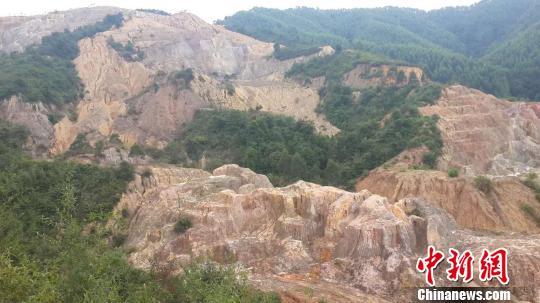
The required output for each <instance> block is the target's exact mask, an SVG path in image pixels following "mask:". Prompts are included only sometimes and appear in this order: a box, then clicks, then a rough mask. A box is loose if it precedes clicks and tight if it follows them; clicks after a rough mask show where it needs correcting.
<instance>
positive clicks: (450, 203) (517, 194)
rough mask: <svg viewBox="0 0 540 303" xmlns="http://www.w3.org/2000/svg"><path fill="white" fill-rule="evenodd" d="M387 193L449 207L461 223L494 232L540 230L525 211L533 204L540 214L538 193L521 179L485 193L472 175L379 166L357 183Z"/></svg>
mask: <svg viewBox="0 0 540 303" xmlns="http://www.w3.org/2000/svg"><path fill="white" fill-rule="evenodd" d="M364 189H368V190H369V191H371V192H373V193H375V194H379V195H382V196H386V197H388V198H389V199H390V201H394V202H397V201H398V200H400V199H404V198H410V197H419V198H422V199H424V200H426V201H429V203H431V204H432V205H433V206H436V207H440V208H443V209H445V210H446V211H447V212H448V213H450V214H451V215H452V216H453V217H454V218H455V219H456V221H457V222H458V223H459V225H460V226H463V227H466V228H470V229H476V230H491V231H503V230H510V231H520V232H528V233H538V232H540V226H538V223H536V222H535V221H534V219H533V218H531V217H530V216H529V215H527V213H525V212H524V211H523V210H522V207H523V205H530V206H531V207H533V209H534V210H535V211H537V212H539V213H540V204H539V203H538V202H537V201H536V198H535V194H534V192H533V191H532V190H531V189H529V188H528V187H526V186H525V185H523V184H522V183H521V182H520V180H519V179H518V178H515V177H502V178H495V179H494V180H493V181H492V190H491V191H490V192H487V193H485V192H482V191H481V190H479V189H478V188H477V187H476V186H475V183H474V179H473V178H470V177H459V178H449V177H448V176H447V174H446V173H443V172H438V171H423V170H406V171H396V170H392V169H383V168H379V169H376V170H374V171H372V172H370V174H369V175H368V176H367V177H366V178H364V179H362V180H360V181H359V182H358V183H357V184H356V190H358V191H360V190H364Z"/></svg>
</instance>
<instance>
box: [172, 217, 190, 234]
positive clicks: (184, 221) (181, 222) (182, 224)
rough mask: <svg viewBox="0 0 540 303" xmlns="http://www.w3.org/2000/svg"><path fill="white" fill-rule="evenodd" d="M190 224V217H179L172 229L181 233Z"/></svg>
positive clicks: (188, 227)
mask: <svg viewBox="0 0 540 303" xmlns="http://www.w3.org/2000/svg"><path fill="white" fill-rule="evenodd" d="M191 226H192V223H191V219H190V218H188V217H185V216H182V217H180V219H178V221H177V222H176V224H175V225H174V231H175V232H177V233H179V234H183V233H185V232H186V231H187V230H188V229H190V228H191Z"/></svg>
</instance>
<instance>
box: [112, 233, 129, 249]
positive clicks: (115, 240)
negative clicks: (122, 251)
mask: <svg viewBox="0 0 540 303" xmlns="http://www.w3.org/2000/svg"><path fill="white" fill-rule="evenodd" d="M126 238H127V235H125V234H115V235H113V237H112V244H113V246H114V247H120V246H122V245H123V244H124V242H126Z"/></svg>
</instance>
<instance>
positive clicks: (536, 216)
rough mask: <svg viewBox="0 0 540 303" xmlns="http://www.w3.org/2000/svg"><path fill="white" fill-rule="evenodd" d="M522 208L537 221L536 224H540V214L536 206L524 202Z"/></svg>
mask: <svg viewBox="0 0 540 303" xmlns="http://www.w3.org/2000/svg"><path fill="white" fill-rule="evenodd" d="M521 210H522V211H523V212H524V213H525V214H527V215H528V216H529V217H530V218H531V219H532V220H533V221H534V222H535V223H536V225H538V226H540V215H539V214H538V213H537V212H536V211H535V210H534V208H532V206H530V205H528V204H523V205H522V206H521Z"/></svg>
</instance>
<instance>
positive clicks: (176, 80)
mask: <svg viewBox="0 0 540 303" xmlns="http://www.w3.org/2000/svg"><path fill="white" fill-rule="evenodd" d="M194 79H195V76H194V74H193V69H191V68H187V69H184V70H181V71H177V72H175V73H173V74H172V75H171V76H170V77H169V81H170V82H171V83H173V84H174V85H176V86H177V87H178V88H180V89H188V88H189V86H190V84H191V81H193V80H194Z"/></svg>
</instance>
